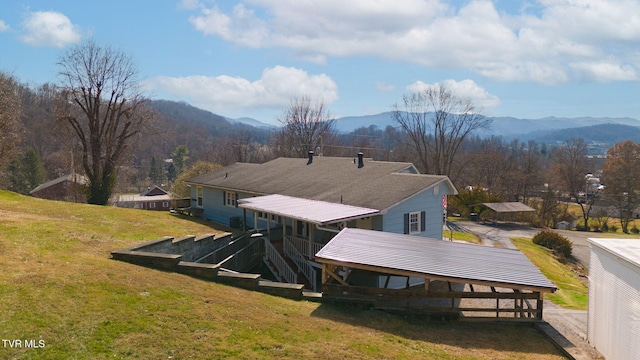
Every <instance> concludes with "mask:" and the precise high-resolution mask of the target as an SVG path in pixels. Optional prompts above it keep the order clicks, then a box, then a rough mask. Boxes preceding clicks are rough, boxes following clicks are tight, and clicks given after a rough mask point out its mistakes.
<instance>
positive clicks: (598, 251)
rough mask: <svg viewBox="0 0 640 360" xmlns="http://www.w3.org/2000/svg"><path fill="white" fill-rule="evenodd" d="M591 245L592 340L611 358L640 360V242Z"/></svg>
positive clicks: (604, 241) (602, 241) (592, 242)
mask: <svg viewBox="0 0 640 360" xmlns="http://www.w3.org/2000/svg"><path fill="white" fill-rule="evenodd" d="M589 244H590V245H591V253H590V258H589V312H588V326H587V329H588V339H589V342H590V343H591V344H593V346H594V347H595V348H596V349H597V350H598V351H599V352H600V353H601V354H602V355H604V357H605V358H607V359H640V327H639V326H638V319H640V241H639V240H637V239H604V238H602V239H589Z"/></svg>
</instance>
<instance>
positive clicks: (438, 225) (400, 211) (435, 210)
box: [382, 185, 446, 239]
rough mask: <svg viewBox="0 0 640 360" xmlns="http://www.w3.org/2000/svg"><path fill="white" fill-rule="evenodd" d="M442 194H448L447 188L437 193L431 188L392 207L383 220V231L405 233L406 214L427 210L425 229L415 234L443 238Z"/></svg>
mask: <svg viewBox="0 0 640 360" xmlns="http://www.w3.org/2000/svg"><path fill="white" fill-rule="evenodd" d="M437 186H443V185H437ZM442 194H446V189H440V191H438V194H437V195H435V194H434V189H433V188H429V189H426V190H424V191H422V192H420V193H419V194H417V195H414V196H413V197H411V198H409V199H408V200H406V201H404V202H402V203H400V204H398V205H396V206H394V207H392V208H390V209H389V210H388V211H387V213H386V214H384V217H383V220H382V221H383V225H382V227H383V231H386V232H392V233H397V234H403V233H404V214H406V213H410V212H416V211H424V212H426V216H425V221H426V222H425V231H423V232H421V233H419V234H413V235H417V236H425V237H429V238H433V239H442V225H443V224H442Z"/></svg>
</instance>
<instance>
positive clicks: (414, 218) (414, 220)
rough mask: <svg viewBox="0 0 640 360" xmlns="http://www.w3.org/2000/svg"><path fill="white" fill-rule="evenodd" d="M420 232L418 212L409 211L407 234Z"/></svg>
mask: <svg viewBox="0 0 640 360" xmlns="http://www.w3.org/2000/svg"><path fill="white" fill-rule="evenodd" d="M419 232H420V213H419V212H412V213H409V234H415V233H419Z"/></svg>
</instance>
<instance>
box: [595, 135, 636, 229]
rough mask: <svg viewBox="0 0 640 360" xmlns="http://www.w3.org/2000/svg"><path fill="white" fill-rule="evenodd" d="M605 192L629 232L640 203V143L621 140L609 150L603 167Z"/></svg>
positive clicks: (621, 222) (624, 227) (623, 226)
mask: <svg viewBox="0 0 640 360" xmlns="http://www.w3.org/2000/svg"><path fill="white" fill-rule="evenodd" d="M602 180H603V182H604V184H605V186H606V187H605V190H604V191H605V194H606V196H607V199H609V200H611V202H612V203H613V206H614V207H615V208H616V209H617V210H618V212H619V214H620V224H621V225H622V231H623V232H625V233H626V232H629V222H630V221H631V219H632V218H633V211H634V210H635V209H636V208H637V207H638V205H640V144H635V143H634V142H633V141H631V140H626V141H623V142H619V143H617V144H615V145H613V147H611V148H610V149H609V150H607V160H606V162H605V163H604V166H603V167H602Z"/></svg>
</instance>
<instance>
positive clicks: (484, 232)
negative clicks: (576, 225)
mask: <svg viewBox="0 0 640 360" xmlns="http://www.w3.org/2000/svg"><path fill="white" fill-rule="evenodd" d="M447 228H449V229H453V230H456V231H466V232H470V233H473V234H476V235H478V236H479V237H480V238H481V239H482V243H483V244H485V245H495V244H496V243H499V244H500V245H501V246H503V247H505V248H507V249H515V246H514V245H513V243H511V240H510V239H512V238H518V237H524V238H533V236H534V235H535V234H537V233H538V232H540V229H535V228H530V227H525V226H519V225H513V224H493V223H485V222H476V221H455V222H447ZM553 231H557V232H558V233H560V234H562V235H563V236H565V237H566V238H567V239H569V240H570V241H571V242H573V252H572V253H573V256H574V257H575V258H576V259H577V260H578V262H580V264H582V265H583V266H584V267H585V268H587V269H588V268H589V243H588V242H587V239H588V238H590V237H603V234H597V233H590V232H582V231H570V230H555V229H554V230H553ZM444 235H445V237H446V231H445V233H444ZM609 237H614V236H613V235H610V236H609Z"/></svg>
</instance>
